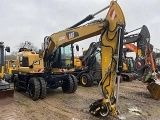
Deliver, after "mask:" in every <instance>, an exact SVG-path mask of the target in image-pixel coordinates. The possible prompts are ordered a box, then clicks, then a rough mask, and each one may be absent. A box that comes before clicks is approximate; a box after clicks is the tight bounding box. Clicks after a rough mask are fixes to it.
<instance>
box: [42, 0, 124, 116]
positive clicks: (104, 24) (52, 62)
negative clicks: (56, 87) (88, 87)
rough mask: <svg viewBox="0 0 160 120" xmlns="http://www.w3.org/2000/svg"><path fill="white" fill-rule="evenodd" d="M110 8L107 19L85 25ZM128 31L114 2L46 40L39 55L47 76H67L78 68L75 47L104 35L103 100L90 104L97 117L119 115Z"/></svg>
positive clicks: (119, 9)
mask: <svg viewBox="0 0 160 120" xmlns="http://www.w3.org/2000/svg"><path fill="white" fill-rule="evenodd" d="M107 8H109V11H108V13H107V15H106V17H105V19H101V20H96V21H92V22H90V23H87V24H85V25H82V24H83V23H85V22H86V21H89V20H91V19H92V18H94V16H95V15H97V14H98V13H100V12H102V11H103V10H105V9H107ZM124 29H125V18H124V15H123V12H122V10H121V8H120V6H119V5H118V3H117V2H116V1H111V3H110V5H109V6H107V7H105V8H104V9H102V10H100V11H98V12H96V13H95V14H92V15H89V16H87V17H86V18H85V19H83V20H81V21H80V22H78V23H77V24H75V25H73V26H71V27H69V28H67V29H65V30H63V31H59V32H57V33H54V34H52V35H51V36H47V37H46V38H45V40H44V51H43V52H39V55H40V56H41V58H42V59H43V60H44V66H45V73H48V74H47V75H51V74H54V73H56V71H59V70H60V68H61V70H62V71H63V72H64V73H66V71H67V70H68V71H69V70H70V69H71V68H72V66H74V56H73V50H72V48H73V47H72V45H71V44H73V43H75V42H78V41H82V40H84V39H87V38H91V37H93V36H97V35H100V43H101V53H102V80H101V81H100V87H101V91H102V95H103V98H102V99H100V100H97V101H96V102H94V103H93V104H91V105H90V113H91V114H93V115H101V116H107V115H108V114H109V113H112V114H113V115H115V116H116V115H117V108H116V102H117V103H118V94H117V97H115V94H114V83H115V79H116V77H117V75H118V81H119V79H120V74H121V71H122V48H123V36H124ZM40 53H43V54H40ZM65 53H66V54H65ZM67 74H68V73H67ZM61 79H62V78H61ZM118 83H119V82H118ZM68 85H70V83H68V84H66V87H65V88H66V89H67V86H68ZM117 86H119V84H117ZM117 91H118V89H117ZM117 93H118V92H117Z"/></svg>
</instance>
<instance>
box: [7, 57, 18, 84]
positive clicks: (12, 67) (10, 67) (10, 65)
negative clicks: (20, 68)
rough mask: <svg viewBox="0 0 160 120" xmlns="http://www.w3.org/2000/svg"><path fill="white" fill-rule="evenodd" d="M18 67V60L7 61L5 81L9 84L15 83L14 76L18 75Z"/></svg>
mask: <svg viewBox="0 0 160 120" xmlns="http://www.w3.org/2000/svg"><path fill="white" fill-rule="evenodd" d="M16 66H17V60H6V61H5V75H4V78H5V81H7V82H9V83H10V82H13V76H12V75H13V74H16V73H17V71H16Z"/></svg>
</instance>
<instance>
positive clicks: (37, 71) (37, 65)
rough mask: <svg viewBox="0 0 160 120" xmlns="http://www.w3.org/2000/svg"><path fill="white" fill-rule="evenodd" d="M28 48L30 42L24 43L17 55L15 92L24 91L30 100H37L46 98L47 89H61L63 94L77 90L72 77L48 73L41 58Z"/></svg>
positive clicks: (56, 72) (58, 73) (55, 72)
mask: <svg viewBox="0 0 160 120" xmlns="http://www.w3.org/2000/svg"><path fill="white" fill-rule="evenodd" d="M29 46H30V42H28V41H25V44H24V46H23V47H22V48H20V49H19V51H18V54H17V67H16V71H17V73H16V74H14V88H15V90H16V91H18V92H20V91H25V92H26V93H28V94H29V96H30V97H31V98H32V100H38V99H44V98H45V97H46V94H47V88H48V89H56V88H58V87H61V88H62V91H63V92H64V93H74V92H75V91H76V90H77V79H76V77H75V76H74V75H70V74H64V73H60V72H58V71H54V73H49V72H48V71H46V70H48V68H47V66H45V65H44V61H43V58H40V54H38V53H37V52H36V51H33V50H32V49H29V48H30V47H29ZM62 50H63V49H62ZM46 51H47V50H46ZM65 54H67V53H65V52H64V54H63V55H65ZM57 55H58V54H57ZM67 55H68V54H67ZM44 66H45V67H44Z"/></svg>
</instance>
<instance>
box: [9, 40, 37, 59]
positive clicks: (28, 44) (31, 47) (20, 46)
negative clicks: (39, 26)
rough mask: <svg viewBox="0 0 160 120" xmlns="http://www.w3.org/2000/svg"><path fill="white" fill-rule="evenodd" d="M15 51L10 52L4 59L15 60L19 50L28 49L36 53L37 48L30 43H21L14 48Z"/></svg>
mask: <svg viewBox="0 0 160 120" xmlns="http://www.w3.org/2000/svg"><path fill="white" fill-rule="evenodd" d="M16 48H17V50H16V51H12V52H11V54H10V55H6V59H7V60H10V59H16V56H17V53H18V51H19V49H20V48H28V49H32V50H33V51H38V47H37V46H35V45H34V44H33V43H32V42H28V41H25V42H21V43H20V44H19V45H17V46H16Z"/></svg>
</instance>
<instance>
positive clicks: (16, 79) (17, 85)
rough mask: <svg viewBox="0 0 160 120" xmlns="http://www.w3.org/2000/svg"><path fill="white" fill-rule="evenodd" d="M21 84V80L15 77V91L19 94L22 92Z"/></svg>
mask: <svg viewBox="0 0 160 120" xmlns="http://www.w3.org/2000/svg"><path fill="white" fill-rule="evenodd" d="M19 83H20V80H19V78H18V76H15V77H14V90H15V91H17V92H20V91H22V89H21V88H20V85H19Z"/></svg>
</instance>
